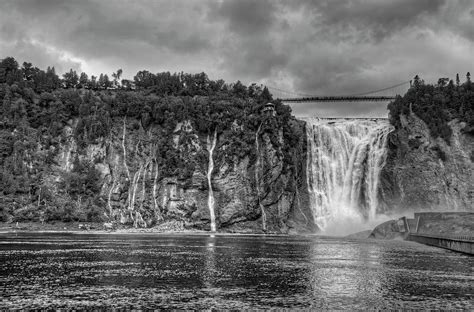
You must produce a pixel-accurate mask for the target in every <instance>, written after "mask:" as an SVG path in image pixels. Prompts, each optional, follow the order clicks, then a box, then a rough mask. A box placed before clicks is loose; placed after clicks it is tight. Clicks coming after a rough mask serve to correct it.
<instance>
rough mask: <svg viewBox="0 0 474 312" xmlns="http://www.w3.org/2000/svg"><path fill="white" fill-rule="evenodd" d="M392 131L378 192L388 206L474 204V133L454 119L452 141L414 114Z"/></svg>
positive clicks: (414, 207) (457, 206) (464, 207)
mask: <svg viewBox="0 0 474 312" xmlns="http://www.w3.org/2000/svg"><path fill="white" fill-rule="evenodd" d="M400 123H401V126H400V127H399V128H398V129H397V130H395V131H394V132H392V133H390V135H389V139H388V148H389V151H388V155H387V161H386V164H385V166H384V168H383V169H382V172H381V180H380V189H379V198H380V202H381V204H382V207H381V208H382V210H384V211H403V210H422V209H423V210H443V211H448V210H473V209H474V136H473V135H472V134H469V133H465V132H464V131H462V129H463V128H464V127H465V123H463V122H458V121H457V120H452V121H451V122H449V126H450V127H451V129H452V131H453V135H452V137H451V139H450V144H447V143H446V142H445V141H444V140H443V139H441V138H436V139H435V138H433V137H432V136H431V135H430V131H429V128H428V127H427V125H426V124H425V123H424V122H423V121H422V120H421V119H419V118H418V117H417V116H416V115H415V114H413V113H410V114H409V115H403V114H402V115H400Z"/></svg>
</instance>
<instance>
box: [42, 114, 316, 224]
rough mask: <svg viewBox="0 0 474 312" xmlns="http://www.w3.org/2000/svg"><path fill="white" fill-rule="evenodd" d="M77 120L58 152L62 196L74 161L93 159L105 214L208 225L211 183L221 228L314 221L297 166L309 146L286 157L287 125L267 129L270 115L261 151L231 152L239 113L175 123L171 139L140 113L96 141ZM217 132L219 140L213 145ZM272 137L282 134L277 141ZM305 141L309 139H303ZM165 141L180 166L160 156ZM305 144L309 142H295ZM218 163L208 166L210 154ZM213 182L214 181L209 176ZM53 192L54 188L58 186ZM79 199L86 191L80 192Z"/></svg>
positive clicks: (56, 175) (258, 140)
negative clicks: (204, 129)
mask: <svg viewBox="0 0 474 312" xmlns="http://www.w3.org/2000/svg"><path fill="white" fill-rule="evenodd" d="M77 123H78V122H77V120H74V121H73V120H71V121H70V123H69V125H68V126H67V127H65V129H64V133H63V137H64V140H63V142H64V143H63V144H61V145H60V146H59V150H58V151H57V152H56V158H55V163H56V165H55V166H53V167H54V168H53V170H52V172H51V174H50V176H49V181H50V182H49V189H51V190H57V194H56V195H54V196H64V194H61V192H60V188H59V187H58V186H57V185H59V184H61V183H63V180H64V175H65V174H66V175H67V174H68V173H71V172H73V171H74V166H75V164H76V165H77V164H79V163H92V164H93V165H94V168H95V169H96V170H97V172H98V173H99V175H100V177H99V179H98V184H99V186H100V197H101V198H102V205H103V206H104V207H106V209H105V211H104V219H105V220H106V221H107V220H108V221H114V222H117V223H121V224H126V225H130V226H132V225H133V226H135V227H151V226H154V225H158V224H160V223H163V222H167V221H171V220H178V221H182V222H183V224H184V226H185V227H186V228H190V229H192V228H196V229H207V230H209V229H210V224H211V218H210V207H209V196H211V195H210V188H211V187H212V190H213V192H212V193H213V194H212V196H213V200H214V205H213V206H214V210H215V220H216V226H217V230H218V231H220V230H224V231H251V232H261V231H266V232H283V233H286V232H288V231H290V230H291V229H292V228H295V230H296V231H305V230H311V229H314V224H313V223H312V221H311V220H312V218H311V212H310V210H309V207H307V206H305V205H303V204H302V203H303V202H305V191H304V190H305V186H304V185H303V184H304V181H305V180H304V179H302V178H301V177H300V176H298V175H297V174H296V172H297V171H298V170H299V172H303V171H304V169H303V168H305V164H304V162H305V159H304V155H305V153H304V152H301V153H296V150H295V160H296V163H295V164H292V167H293V168H295V169H296V171H291V170H288V166H286V165H285V164H284V161H285V159H284V157H283V152H282V149H283V147H284V146H285V144H286V145H288V142H284V137H283V130H282V128H278V127H277V128H273V129H271V131H272V132H273V133H269V132H268V131H269V129H270V128H269V124H268V123H270V124H271V117H269V119H267V120H265V121H263V122H262V125H263V126H265V125H267V127H266V131H264V130H263V128H265V127H259V128H258V129H259V130H258V131H257V132H256V133H254V149H255V154H254V155H251V154H247V155H240V156H238V153H235V152H233V151H232V152H231V151H230V149H231V148H232V146H231V140H229V137H230V136H234V137H239V135H240V134H241V132H243V131H244V129H243V126H242V123H241V121H240V120H235V121H234V123H233V125H232V127H231V129H230V131H227V132H226V133H224V132H221V133H218V132H217V131H216V132H214V133H213V132H211V133H199V132H198V131H197V130H196V129H195V127H194V125H193V123H192V122H191V121H190V120H185V121H183V122H179V123H177V124H176V127H175V128H174V130H173V131H172V136H171V137H169V138H168V140H171V141H170V142H165V143H163V140H160V135H163V131H162V129H161V128H160V127H159V126H157V125H151V126H150V127H148V128H147V129H144V128H143V127H142V126H141V125H140V124H139V123H138V122H137V121H136V120H127V119H126V118H124V119H115V120H114V121H113V123H112V124H113V125H112V127H111V131H110V134H109V135H108V136H106V137H102V138H100V139H98V140H96V143H95V144H87V145H85V146H82V147H80V144H79V143H78V142H77V140H76V139H75V136H74V133H75V131H76V128H77V126H78V125H77ZM291 127H295V128H298V129H299V130H298V131H300V132H301V133H304V131H303V130H302V129H303V128H304V125H303V124H302V123H300V122H297V121H296V120H292V121H291ZM214 135H215V147H214V150H213V153H210V147H211V144H210V143H211V141H212V140H213V139H214ZM272 137H273V138H275V137H276V139H277V141H276V142H272V140H271V139H272ZM301 142H305V140H304V139H302V140H301ZM162 144H168V145H171V146H172V149H171V150H173V151H175V152H176V155H177V156H176V158H177V159H178V158H179V159H180V160H181V163H180V164H179V165H178V167H179V168H178V169H177V170H175V172H174V173H173V172H171V173H169V172H167V173H166V174H165V171H166V169H167V168H162V166H160V165H159V164H158V159H159V157H158V154H159V153H160V148H161V146H160V145H162ZM297 149H300V150H301V151H304V150H305V146H297ZM211 155H212V157H213V159H212V160H213V163H214V168H213V170H212V172H208V170H209V164H210V162H209V157H211ZM208 174H209V177H210V183H211V184H209V183H208V182H209V181H208V178H207V176H208ZM53 192H54V191H53ZM79 200H80V199H79Z"/></svg>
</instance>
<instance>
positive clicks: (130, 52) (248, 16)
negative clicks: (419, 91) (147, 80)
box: [0, 0, 474, 116]
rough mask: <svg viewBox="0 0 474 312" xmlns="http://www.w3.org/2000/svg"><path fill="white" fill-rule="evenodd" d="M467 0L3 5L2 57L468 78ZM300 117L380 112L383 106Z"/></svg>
mask: <svg viewBox="0 0 474 312" xmlns="http://www.w3.org/2000/svg"><path fill="white" fill-rule="evenodd" d="M473 50H474V2H472V1H470V0H458V1H442V0H416V1H412V0H352V1H348V0H347V1H344V0H325V1H311V0H297V1H290V0H288V1H285V0H275V1H270V0H243V1H241V0H238V1H237V0H224V1H214V0H201V1H193V2H191V1H185V0H141V1H133V2H130V1H125V0H115V1H111V0H81V1H66V0H15V1H0V51H1V52H2V56H6V55H12V56H14V57H16V58H17V59H18V60H19V61H20V62H23V61H31V62H33V63H34V64H35V65H37V66H40V67H46V66H48V65H54V66H55V67H56V69H57V70H58V72H63V71H66V70H68V69H69V68H74V69H77V70H85V71H87V72H89V74H95V75H96V74H98V73H100V72H107V73H112V72H114V71H115V70H116V69H117V68H123V70H124V75H125V76H128V77H129V78H131V77H132V76H133V75H134V74H135V73H136V72H137V71H138V70H142V69H147V70H150V71H154V72H157V71H187V72H201V71H205V72H207V73H208V74H209V75H210V77H212V78H215V79H218V78H224V79H226V80H228V81H235V80H241V81H243V82H244V83H247V84H249V83H252V82H257V83H264V84H268V85H270V86H274V87H277V88H281V89H285V90H288V91H292V92H297V93H306V94H322V95H330V94H351V93H358V92H364V91H369V90H373V89H380V88H383V87H386V86H388V85H393V84H396V83H399V82H402V81H406V80H409V79H411V77H413V76H414V75H415V74H420V75H421V76H422V77H423V78H425V80H427V81H436V80H437V78H438V77H453V76H454V75H455V74H456V73H457V72H459V73H461V75H462V76H463V75H464V73H465V72H467V71H471V72H473V71H474V62H473V60H472V51H473ZM294 111H295V113H297V114H299V115H302V114H304V113H305V112H306V113H307V114H310V115H313V114H314V113H317V112H319V114H321V115H324V114H328V115H331V114H334V115H338V116H344V114H346V115H352V116H358V115H360V114H365V115H368V116H369V115H374V114H375V115H384V114H386V109H385V104H383V103H351V104H350V105H349V104H348V103H339V104H336V103H322V104H320V105H318V106H314V105H309V104H308V105H306V104H305V105H299V106H295V107H294Z"/></svg>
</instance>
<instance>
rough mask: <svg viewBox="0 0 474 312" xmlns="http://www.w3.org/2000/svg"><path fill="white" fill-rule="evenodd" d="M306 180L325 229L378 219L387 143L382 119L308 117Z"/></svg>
mask: <svg viewBox="0 0 474 312" xmlns="http://www.w3.org/2000/svg"><path fill="white" fill-rule="evenodd" d="M305 121H306V129H307V139H308V145H307V153H308V154H307V182H308V191H309V196H310V203H311V210H312V212H313V217H314V221H315V223H316V225H317V226H318V227H319V228H320V229H321V230H322V231H324V232H331V231H333V232H334V230H335V229H334V228H337V227H339V228H340V227H341V226H343V227H347V226H349V227H350V226H352V228H355V226H354V224H361V223H364V222H367V221H370V220H374V219H375V217H376V214H377V206H378V202H377V191H378V185H379V178H380V171H381V169H382V167H383V166H384V163H385V158H386V148H385V146H386V141H387V136H388V133H389V132H390V131H391V130H392V129H391V126H390V125H389V123H388V121H386V120H382V119H318V118H307V119H305Z"/></svg>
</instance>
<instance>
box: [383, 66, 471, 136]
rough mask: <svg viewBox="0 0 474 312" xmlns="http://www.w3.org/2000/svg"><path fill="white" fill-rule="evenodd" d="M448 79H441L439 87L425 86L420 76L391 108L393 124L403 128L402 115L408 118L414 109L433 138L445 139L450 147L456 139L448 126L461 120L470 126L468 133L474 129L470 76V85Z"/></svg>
mask: <svg viewBox="0 0 474 312" xmlns="http://www.w3.org/2000/svg"><path fill="white" fill-rule="evenodd" d="M448 80H449V79H448V78H440V79H439V80H438V84H437V85H431V84H425V83H424V81H423V80H421V79H420V77H419V76H418V75H416V76H415V78H414V83H413V84H412V86H411V87H410V89H409V90H408V91H407V93H406V94H405V95H403V96H398V97H397V98H396V99H395V100H394V101H393V102H391V103H389V104H388V109H389V112H390V114H389V117H390V123H391V124H392V125H393V126H395V127H396V128H399V127H400V126H401V125H400V115H402V114H403V115H407V114H409V113H410V109H411V110H412V112H413V113H414V114H416V115H417V116H418V117H419V118H421V119H422V120H423V121H424V122H425V123H426V124H427V125H428V127H429V129H430V132H431V135H432V136H434V137H441V138H443V139H444V140H445V141H446V142H447V143H448V144H449V142H450V138H451V135H452V130H451V127H449V125H448V122H449V121H451V120H453V119H455V118H457V119H459V120H460V121H464V122H466V123H467V126H466V128H465V129H472V128H473V127H474V90H472V88H471V81H470V79H469V73H468V74H467V75H466V82H465V83H463V84H459V85H458V80H459V75H457V76H456V80H457V83H456V85H454V83H453V82H452V81H450V82H449V83H447V81H448Z"/></svg>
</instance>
